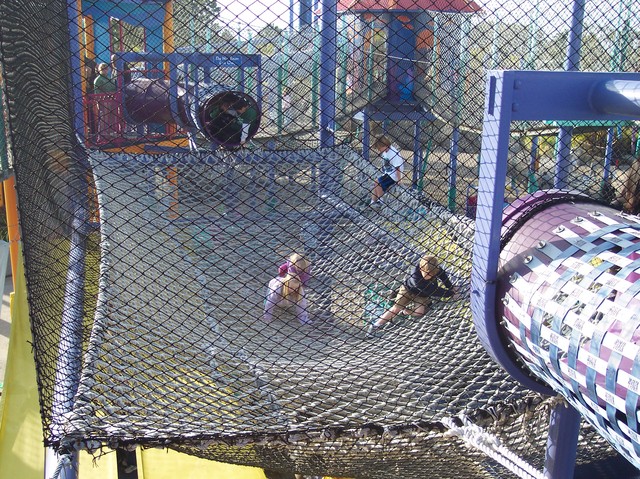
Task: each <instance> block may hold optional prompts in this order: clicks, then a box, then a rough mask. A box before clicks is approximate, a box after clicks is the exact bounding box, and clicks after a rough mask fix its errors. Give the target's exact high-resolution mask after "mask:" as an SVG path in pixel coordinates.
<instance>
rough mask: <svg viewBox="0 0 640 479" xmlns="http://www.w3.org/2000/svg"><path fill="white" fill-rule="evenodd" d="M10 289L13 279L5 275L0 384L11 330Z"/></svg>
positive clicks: (0, 310)
mask: <svg viewBox="0 0 640 479" xmlns="http://www.w3.org/2000/svg"><path fill="white" fill-rule="evenodd" d="M12 291H13V280H12V278H11V276H7V277H6V278H5V281H4V292H3V295H2V305H0V384H2V382H3V381H4V371H5V368H6V366H7V349H8V347H9V332H10V330H11V311H10V310H9V295H10V294H11V292H12Z"/></svg>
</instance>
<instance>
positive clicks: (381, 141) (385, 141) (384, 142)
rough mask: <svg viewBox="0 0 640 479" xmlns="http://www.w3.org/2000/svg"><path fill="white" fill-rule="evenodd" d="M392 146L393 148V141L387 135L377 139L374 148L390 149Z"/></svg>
mask: <svg viewBox="0 0 640 479" xmlns="http://www.w3.org/2000/svg"><path fill="white" fill-rule="evenodd" d="M390 146H391V140H390V139H389V137H388V136H386V135H382V136H379V137H378V138H377V139H376V141H375V143H374V144H373V147H374V148H380V147H384V148H388V147H390Z"/></svg>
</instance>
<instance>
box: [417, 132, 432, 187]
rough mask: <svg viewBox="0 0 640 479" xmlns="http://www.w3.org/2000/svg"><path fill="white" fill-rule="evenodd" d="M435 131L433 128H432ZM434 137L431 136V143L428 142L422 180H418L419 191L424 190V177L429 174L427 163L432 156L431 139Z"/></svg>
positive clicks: (422, 168)
mask: <svg viewBox="0 0 640 479" xmlns="http://www.w3.org/2000/svg"><path fill="white" fill-rule="evenodd" d="M430 129H431V130H433V128H430ZM431 136H432V135H429V141H427V148H426V149H425V151H424V157H423V158H422V165H421V168H420V178H419V179H418V191H423V190H424V177H425V176H426V174H427V163H428V162H429V155H430V154H431V143H432V139H431Z"/></svg>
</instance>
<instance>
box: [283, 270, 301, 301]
mask: <svg viewBox="0 0 640 479" xmlns="http://www.w3.org/2000/svg"><path fill="white" fill-rule="evenodd" d="M303 294H304V291H303V289H302V281H300V278H299V277H298V275H297V274H295V273H287V275H286V276H285V277H284V279H283V280H282V297H283V298H285V299H288V300H289V301H293V302H295V303H297V302H299V301H300V300H301V299H302V295H303Z"/></svg>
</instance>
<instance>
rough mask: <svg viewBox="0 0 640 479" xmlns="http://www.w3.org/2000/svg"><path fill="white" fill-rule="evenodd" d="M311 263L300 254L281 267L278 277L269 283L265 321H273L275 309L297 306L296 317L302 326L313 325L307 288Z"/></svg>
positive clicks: (294, 255) (295, 254)
mask: <svg viewBox="0 0 640 479" xmlns="http://www.w3.org/2000/svg"><path fill="white" fill-rule="evenodd" d="M310 269H311V268H310V264H309V261H308V260H307V259H306V258H304V257H303V256H302V255H300V254H298V253H294V254H292V255H291V257H290V258H289V260H288V261H287V262H286V263H285V264H283V265H281V266H280V268H279V271H278V273H279V274H278V276H277V277H276V278H273V279H272V280H271V281H269V285H268V286H267V297H266V299H265V301H264V315H263V317H262V318H263V320H264V321H266V322H270V321H271V320H272V319H273V309H274V308H276V307H278V308H289V307H291V306H295V308H296V316H297V318H298V321H300V324H311V321H310V320H309V313H308V311H307V299H306V297H305V286H306V283H307V282H308V281H309V278H310V277H311V275H310Z"/></svg>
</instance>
